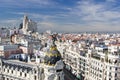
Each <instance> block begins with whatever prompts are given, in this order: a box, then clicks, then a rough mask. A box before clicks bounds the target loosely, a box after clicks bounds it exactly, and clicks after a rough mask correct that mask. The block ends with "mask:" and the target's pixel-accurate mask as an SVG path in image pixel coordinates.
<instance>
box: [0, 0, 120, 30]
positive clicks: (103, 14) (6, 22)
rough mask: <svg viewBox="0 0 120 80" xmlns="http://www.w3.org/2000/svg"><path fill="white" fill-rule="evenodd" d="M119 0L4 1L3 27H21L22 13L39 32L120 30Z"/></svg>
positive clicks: (0, 25) (2, 8)
mask: <svg viewBox="0 0 120 80" xmlns="http://www.w3.org/2000/svg"><path fill="white" fill-rule="evenodd" d="M119 4H120V2H119V0H99V1H98V0H56V1H55V0H30V1H29V0H24V1H18V0H1V1H0V8H1V9H0V11H1V13H0V18H1V19H0V27H4V26H5V27H14V26H17V27H18V26H19V24H20V23H21V22H22V19H23V15H24V14H25V15H27V16H28V17H29V18H30V19H32V20H34V21H36V22H37V25H38V29H39V31H45V30H48V29H49V30H52V31H57V32H84V31H85V32H86V31H119V28H120V27H119V25H120V23H119V22H120V15H119V13H120V10H119V9H120V5H119Z"/></svg>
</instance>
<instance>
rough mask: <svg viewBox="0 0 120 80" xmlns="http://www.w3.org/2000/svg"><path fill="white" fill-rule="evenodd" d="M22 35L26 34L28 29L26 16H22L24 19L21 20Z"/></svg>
mask: <svg viewBox="0 0 120 80" xmlns="http://www.w3.org/2000/svg"><path fill="white" fill-rule="evenodd" d="M22 29H23V33H26V32H27V29H28V17H27V16H26V15H24V18H23V28H22Z"/></svg>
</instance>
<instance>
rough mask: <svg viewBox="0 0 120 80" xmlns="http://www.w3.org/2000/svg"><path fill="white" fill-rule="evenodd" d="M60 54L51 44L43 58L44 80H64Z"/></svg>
mask: <svg viewBox="0 0 120 80" xmlns="http://www.w3.org/2000/svg"><path fill="white" fill-rule="evenodd" d="M63 67H64V64H63V61H62V59H61V54H60V53H59V51H58V50H57V47H56V45H55V44H54V43H53V44H52V45H51V47H50V49H49V51H48V52H47V53H46V55H45V58H44V75H45V79H44V80H64V74H63Z"/></svg>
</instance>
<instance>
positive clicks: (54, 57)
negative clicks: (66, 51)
mask: <svg viewBox="0 0 120 80" xmlns="http://www.w3.org/2000/svg"><path fill="white" fill-rule="evenodd" d="M59 60H61V54H60V52H59V51H58V50H57V47H56V45H51V47H50V49H49V51H48V52H47V53H46V54H45V58H44V63H45V64H46V65H55V64H56V62H57V61H59Z"/></svg>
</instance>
